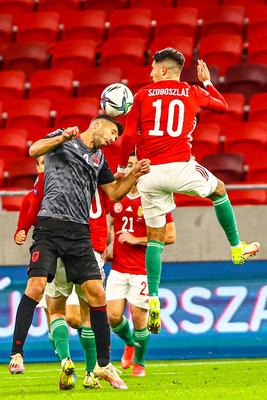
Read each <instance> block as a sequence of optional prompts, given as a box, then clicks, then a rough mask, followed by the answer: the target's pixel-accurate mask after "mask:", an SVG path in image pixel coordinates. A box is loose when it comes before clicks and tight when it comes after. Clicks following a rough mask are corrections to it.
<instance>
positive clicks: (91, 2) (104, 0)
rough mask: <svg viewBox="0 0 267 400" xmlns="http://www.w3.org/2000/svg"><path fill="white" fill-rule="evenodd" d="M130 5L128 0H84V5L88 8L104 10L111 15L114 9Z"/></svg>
mask: <svg viewBox="0 0 267 400" xmlns="http://www.w3.org/2000/svg"><path fill="white" fill-rule="evenodd" d="M127 5H128V0H112V1H110V0H101V3H99V2H98V1H95V0H84V6H83V8H85V9H86V10H87V9H89V10H92V9H97V10H103V11H105V13H106V14H107V15H108V16H109V15H110V13H111V12H112V11H114V10H118V9H120V8H125V7H127Z"/></svg>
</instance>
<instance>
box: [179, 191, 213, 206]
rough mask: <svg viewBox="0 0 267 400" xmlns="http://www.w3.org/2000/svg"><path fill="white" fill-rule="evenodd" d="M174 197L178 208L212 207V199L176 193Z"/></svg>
mask: <svg viewBox="0 0 267 400" xmlns="http://www.w3.org/2000/svg"><path fill="white" fill-rule="evenodd" d="M173 197H174V201H175V204H176V206H177V207H205V206H206V207H207V206H211V205H212V202H211V200H210V199H207V198H203V197H199V196H189V195H187V194H182V193H181V194H180V193H174V196H173Z"/></svg>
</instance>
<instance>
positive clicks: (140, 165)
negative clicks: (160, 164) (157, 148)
mask: <svg viewBox="0 0 267 400" xmlns="http://www.w3.org/2000/svg"><path fill="white" fill-rule="evenodd" d="M150 164H151V161H150V160H149V159H148V158H143V159H142V160H139V161H138V162H137V163H136V165H135V167H134V169H133V172H134V174H135V175H136V176H142V175H145V174H148V173H149V171H150Z"/></svg>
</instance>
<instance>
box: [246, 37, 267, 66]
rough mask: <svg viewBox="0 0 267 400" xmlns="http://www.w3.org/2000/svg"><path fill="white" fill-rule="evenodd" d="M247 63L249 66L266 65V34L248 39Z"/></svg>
mask: <svg viewBox="0 0 267 400" xmlns="http://www.w3.org/2000/svg"><path fill="white" fill-rule="evenodd" d="M247 61H248V63H251V64H264V65H266V64H267V34H265V35H260V36H252V37H251V38H250V39H249V45H248V60H247Z"/></svg>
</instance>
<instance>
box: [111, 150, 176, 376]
mask: <svg viewBox="0 0 267 400" xmlns="http://www.w3.org/2000/svg"><path fill="white" fill-rule="evenodd" d="M136 162H137V158H136V156H135V155H131V156H130V158H129V161H128V165H127V174H128V173H130V172H131V170H132V169H133V168H134V166H135V164H136ZM110 215H111V217H112V223H113V228H114V241H113V257H112V269H111V271H110V274H109V276H108V279H107V287H106V297H107V312H108V319H109V323H110V325H111V328H112V330H113V332H114V333H116V334H117V335H118V336H119V337H120V338H121V339H122V340H123V341H124V342H125V347H124V353H123V356H122V359H121V366H122V368H129V367H130V366H131V365H133V371H132V375H133V376H144V375H145V364H144V362H145V355H146V349H147V345H148V341H149V331H148V329H147V310H148V290H147V277H146V265H145V253H146V245H147V230H146V224H145V220H144V216H143V211H142V206H141V198H140V194H139V193H138V191H137V187H136V185H134V186H133V188H132V189H131V191H130V192H129V193H128V194H127V195H126V196H125V197H124V198H123V199H122V200H121V201H120V202H119V203H113V204H112V206H111V211H110ZM166 222H167V224H166V233H165V244H172V243H174V242H175V237H176V232H175V225H174V222H173V218H172V215H171V213H168V214H167V215H166ZM127 302H128V303H129V304H130V311H131V315H132V319H133V325H134V330H133V332H132V330H131V329H130V325H129V322H128V320H127V319H126V317H125V316H124V315H123V313H124V310H125V306H126V303H127Z"/></svg>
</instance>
